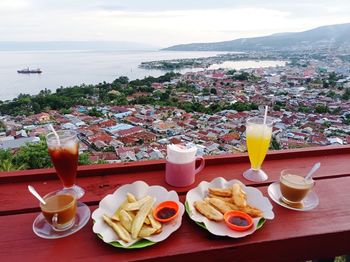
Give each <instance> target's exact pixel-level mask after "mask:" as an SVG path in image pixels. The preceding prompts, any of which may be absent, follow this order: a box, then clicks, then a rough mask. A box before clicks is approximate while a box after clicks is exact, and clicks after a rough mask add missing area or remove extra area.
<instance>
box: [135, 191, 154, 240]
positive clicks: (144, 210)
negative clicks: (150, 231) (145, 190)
mask: <svg viewBox="0 0 350 262" xmlns="http://www.w3.org/2000/svg"><path fill="white" fill-rule="evenodd" d="M139 201H140V200H139ZM153 203H154V198H152V197H149V196H148V199H147V200H146V202H145V203H144V204H143V205H142V206H141V207H140V210H139V211H138V212H137V214H136V217H135V219H134V221H133V223H132V228H131V236H132V238H134V239H135V238H137V236H138V234H139V232H140V230H141V228H142V225H143V223H144V222H145V218H146V216H147V215H148V213H149V211H150V210H151V209H152V206H153ZM131 204H133V203H131Z"/></svg>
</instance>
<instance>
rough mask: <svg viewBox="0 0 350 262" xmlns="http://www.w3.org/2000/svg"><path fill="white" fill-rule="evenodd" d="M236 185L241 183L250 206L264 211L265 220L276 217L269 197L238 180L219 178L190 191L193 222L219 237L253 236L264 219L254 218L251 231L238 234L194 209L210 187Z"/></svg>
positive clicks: (205, 182) (189, 201)
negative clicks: (201, 224)
mask: <svg viewBox="0 0 350 262" xmlns="http://www.w3.org/2000/svg"><path fill="white" fill-rule="evenodd" d="M234 183H239V184H241V185H242V188H243V190H244V191H245V192H246V193H247V202H248V204H249V205H251V206H254V207H257V208H259V209H260V210H261V211H263V214H264V215H263V218H264V219H273V218H274V217H275V215H274V213H273V211H272V205H271V202H270V200H269V199H268V198H267V197H264V196H263V194H262V193H261V191H260V190H259V189H257V188H254V187H247V186H245V185H244V184H243V183H242V182H241V181H239V180H237V179H233V180H230V181H226V180H225V179H224V178H222V177H217V178H215V179H213V180H212V181H211V182H207V181H203V182H201V183H200V184H199V185H198V186H197V187H196V188H194V189H192V190H190V191H188V193H187V195H186V204H187V207H188V211H189V212H188V213H189V216H190V218H191V219H192V220H194V221H196V222H197V223H203V224H204V226H205V227H206V229H207V230H208V231H209V232H210V233H212V234H214V235H217V236H228V237H232V238H239V237H244V236H247V235H250V234H252V233H253V232H254V231H255V230H257V229H258V228H259V227H260V226H261V223H259V221H260V220H261V219H262V218H253V221H254V225H253V227H252V228H251V229H249V230H247V231H243V232H238V231H234V230H231V229H229V228H228V227H227V226H226V224H225V222H214V221H211V220H209V219H207V218H206V217H205V216H203V215H202V214H200V213H199V212H197V210H196V209H195V208H194V206H193V203H194V202H195V201H197V200H202V199H203V198H205V197H206V196H207V194H208V188H209V187H219V188H227V187H230V186H232V185H233V184H234Z"/></svg>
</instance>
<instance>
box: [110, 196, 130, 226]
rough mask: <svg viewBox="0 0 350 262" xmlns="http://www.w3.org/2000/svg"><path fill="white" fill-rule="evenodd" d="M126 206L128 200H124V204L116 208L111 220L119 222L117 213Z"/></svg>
mask: <svg viewBox="0 0 350 262" xmlns="http://www.w3.org/2000/svg"><path fill="white" fill-rule="evenodd" d="M127 204H128V200H127V199H125V200H124V202H123V203H122V204H121V205H120V206H119V207H118V209H117V210H116V211H115V212H114V214H113V216H112V219H113V220H116V221H120V219H119V213H120V211H121V210H122V209H124V208H125V206H126V205H127Z"/></svg>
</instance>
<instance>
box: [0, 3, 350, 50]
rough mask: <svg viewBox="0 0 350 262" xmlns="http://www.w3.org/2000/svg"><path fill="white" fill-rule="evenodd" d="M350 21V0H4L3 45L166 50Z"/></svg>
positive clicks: (0, 14)
mask: <svg viewBox="0 0 350 262" xmlns="http://www.w3.org/2000/svg"><path fill="white" fill-rule="evenodd" d="M339 23H350V0H332V1H330V0H327V1H324V0H313V1H311V0H303V1H302V0H290V1H289V0H270V1H269V0H265V1H264V0H262V1H258V0H239V1H234V0H196V1H194V0H173V1H169V0H124V1H120V0H0V41H56V40H58V41H69V40H112V41H132V42H141V43H147V44H152V45H155V46H158V47H166V46H169V45H174V44H181V43H192V42H214V41H224V40H232V39H236V38H241V37H254V36H262V35H267V34H272V33H278V32H294V31H303V30H307V29H311V28H314V27H318V26H322V25H329V24H339Z"/></svg>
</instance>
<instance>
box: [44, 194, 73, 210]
mask: <svg viewBox="0 0 350 262" xmlns="http://www.w3.org/2000/svg"><path fill="white" fill-rule="evenodd" d="M58 195H69V196H72V197H73V200H72V201H71V202H69V203H68V204H66V205H65V206H63V207H62V208H60V209H57V210H54V211H51V210H50V211H49V212H59V211H62V210H65V209H67V208H70V207H71V206H73V205H74V203H75V202H76V201H77V198H76V196H75V195H73V194H69V193H66V192H62V191H53V192H50V193H47V194H46V195H45V196H43V199H44V200H46V199H48V198H50V197H53V196H58ZM42 207H45V205H43V204H42V203H41V202H40V209H43V208H42ZM45 211H47V210H45Z"/></svg>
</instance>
